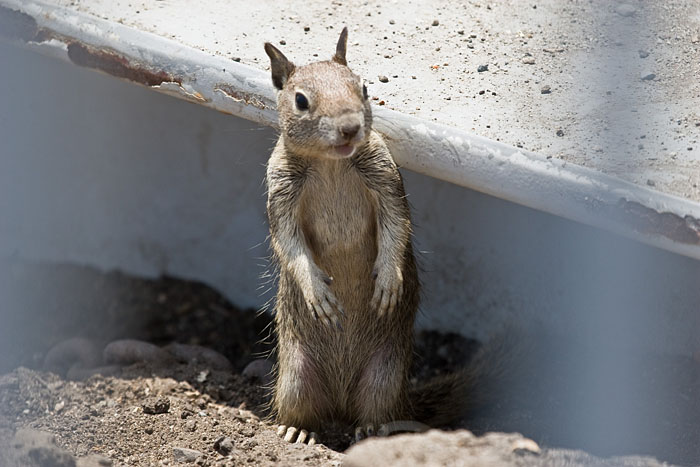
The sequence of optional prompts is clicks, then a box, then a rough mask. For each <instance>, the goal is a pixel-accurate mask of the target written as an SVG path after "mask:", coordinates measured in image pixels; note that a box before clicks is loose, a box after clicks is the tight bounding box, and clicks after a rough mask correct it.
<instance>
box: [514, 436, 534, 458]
mask: <svg viewBox="0 0 700 467" xmlns="http://www.w3.org/2000/svg"><path fill="white" fill-rule="evenodd" d="M511 449H512V450H513V452H514V453H515V454H526V453H527V454H540V452H541V450H540V447H539V446H538V445H537V443H536V442H534V441H533V440H531V439H529V438H520V439H517V440H515V441H514V442H513V444H512V445H511Z"/></svg>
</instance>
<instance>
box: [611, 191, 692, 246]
mask: <svg viewBox="0 0 700 467" xmlns="http://www.w3.org/2000/svg"><path fill="white" fill-rule="evenodd" d="M617 207H618V212H620V213H621V214H622V216H623V219H624V220H625V221H626V222H627V223H629V225H631V226H632V227H633V228H634V229H635V230H637V231H638V232H640V233H643V234H651V235H661V236H663V237H666V238H668V239H670V240H673V241H674V242H678V243H683V244H688V245H700V219H696V218H694V217H692V216H689V215H686V216H685V217H681V216H679V215H677V214H673V213H671V212H658V211H656V210H654V209H651V208H648V207H646V206H644V205H643V204H641V203H638V202H636V201H628V200H626V199H624V198H622V199H620V201H619V203H618V205H617Z"/></svg>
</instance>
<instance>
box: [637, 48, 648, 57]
mask: <svg viewBox="0 0 700 467" xmlns="http://www.w3.org/2000/svg"><path fill="white" fill-rule="evenodd" d="M648 56H649V52H647V51H646V50H642V49H639V58H647V57H648Z"/></svg>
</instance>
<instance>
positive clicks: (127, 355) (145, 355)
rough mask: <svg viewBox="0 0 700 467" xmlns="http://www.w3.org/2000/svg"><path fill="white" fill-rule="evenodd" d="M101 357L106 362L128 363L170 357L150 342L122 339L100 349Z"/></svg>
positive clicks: (161, 359)
mask: <svg viewBox="0 0 700 467" xmlns="http://www.w3.org/2000/svg"><path fill="white" fill-rule="evenodd" d="M102 359H103V360H104V362H105V363H107V364H120V365H130V364H132V363H136V362H151V363H165V362H168V361H171V360H172V357H171V356H170V354H169V353H168V352H166V351H165V350H163V349H161V348H160V347H158V346H157V345H154V344H151V343H150V342H144V341H139V340H134V339H122V340H116V341H113V342H110V343H109V344H107V346H106V347H105V349H104V350H103V351H102Z"/></svg>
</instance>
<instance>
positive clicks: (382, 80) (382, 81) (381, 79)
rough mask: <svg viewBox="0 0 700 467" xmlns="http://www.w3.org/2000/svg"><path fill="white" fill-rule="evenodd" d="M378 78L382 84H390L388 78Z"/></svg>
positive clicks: (383, 76)
mask: <svg viewBox="0 0 700 467" xmlns="http://www.w3.org/2000/svg"><path fill="white" fill-rule="evenodd" d="M378 78H379V82H380V83H388V82H389V78H387V77H386V76H385V75H379V77H378Z"/></svg>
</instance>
